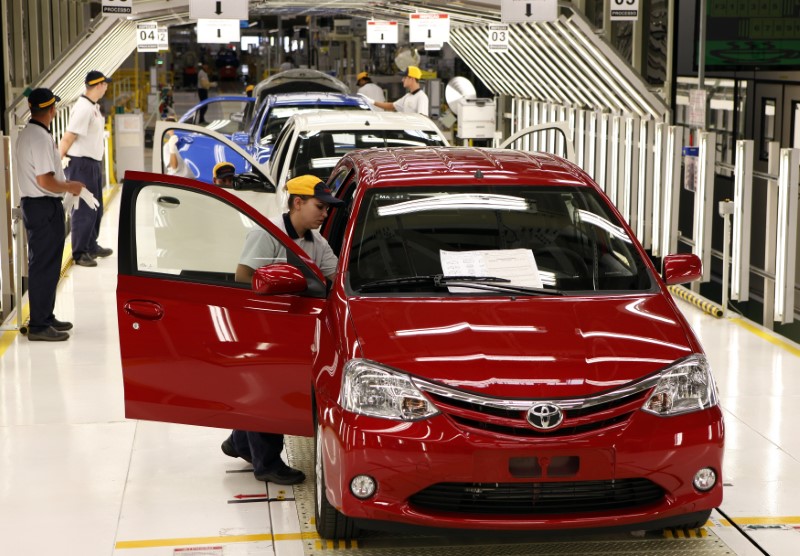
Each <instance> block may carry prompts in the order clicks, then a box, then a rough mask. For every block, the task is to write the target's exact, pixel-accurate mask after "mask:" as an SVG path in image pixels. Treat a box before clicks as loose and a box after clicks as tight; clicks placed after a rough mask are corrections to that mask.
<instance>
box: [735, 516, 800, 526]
mask: <svg viewBox="0 0 800 556" xmlns="http://www.w3.org/2000/svg"><path fill="white" fill-rule="evenodd" d="M734 521H736V525H800V516H799V515H794V516H780V517H778V516H776V517H736V518H734ZM719 522H720V523H721V524H723V525H725V526H726V527H729V526H730V525H731V523H730V522H729V521H728V520H727V519H720V520H719Z"/></svg>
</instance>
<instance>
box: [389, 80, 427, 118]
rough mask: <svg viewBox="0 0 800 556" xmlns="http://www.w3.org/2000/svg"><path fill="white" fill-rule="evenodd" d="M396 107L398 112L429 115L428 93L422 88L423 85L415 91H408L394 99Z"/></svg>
mask: <svg viewBox="0 0 800 556" xmlns="http://www.w3.org/2000/svg"><path fill="white" fill-rule="evenodd" d="M392 104H394V109H395V110H396V111H398V112H405V113H406V114H413V113H415V112H416V113H418V114H422V115H423V116H427V115H428V95H426V94H425V91H423V90H422V87H420V88H419V89H417V90H416V91H414V92H413V93H406V94H405V95H404V96H402V97H400V98H399V99H397V100H396V101H394V102H393V103H392Z"/></svg>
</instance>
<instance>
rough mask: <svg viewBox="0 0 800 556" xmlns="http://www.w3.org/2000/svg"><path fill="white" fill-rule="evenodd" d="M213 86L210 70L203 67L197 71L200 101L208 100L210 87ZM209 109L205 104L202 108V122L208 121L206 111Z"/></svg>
mask: <svg viewBox="0 0 800 556" xmlns="http://www.w3.org/2000/svg"><path fill="white" fill-rule="evenodd" d="M209 87H211V81H210V80H209V78H208V72H207V71H206V70H205V68H201V69H200V71H199V72H197V98H198V99H200V102H203V101H204V100H208V89H209ZM207 111H208V106H203V107H202V108H200V110H199V112H200V122H199V123H201V124H204V123H206V112H207Z"/></svg>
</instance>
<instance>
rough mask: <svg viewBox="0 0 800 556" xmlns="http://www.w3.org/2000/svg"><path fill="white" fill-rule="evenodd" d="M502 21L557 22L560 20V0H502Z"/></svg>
mask: <svg viewBox="0 0 800 556" xmlns="http://www.w3.org/2000/svg"><path fill="white" fill-rule="evenodd" d="M501 2H502V3H501V4H500V20H501V21H503V22H515V21H555V20H556V19H558V0H501Z"/></svg>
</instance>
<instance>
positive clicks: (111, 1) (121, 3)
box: [100, 0, 133, 17]
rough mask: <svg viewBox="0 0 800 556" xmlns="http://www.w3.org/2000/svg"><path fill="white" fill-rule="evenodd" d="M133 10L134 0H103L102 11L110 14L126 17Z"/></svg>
mask: <svg viewBox="0 0 800 556" xmlns="http://www.w3.org/2000/svg"><path fill="white" fill-rule="evenodd" d="M132 12H133V0H103V3H102V5H101V10H100V13H102V14H103V15H108V16H119V17H124V16H126V15H131V13H132Z"/></svg>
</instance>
